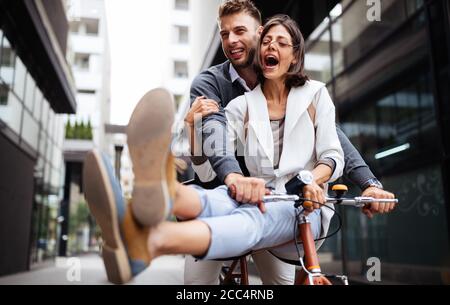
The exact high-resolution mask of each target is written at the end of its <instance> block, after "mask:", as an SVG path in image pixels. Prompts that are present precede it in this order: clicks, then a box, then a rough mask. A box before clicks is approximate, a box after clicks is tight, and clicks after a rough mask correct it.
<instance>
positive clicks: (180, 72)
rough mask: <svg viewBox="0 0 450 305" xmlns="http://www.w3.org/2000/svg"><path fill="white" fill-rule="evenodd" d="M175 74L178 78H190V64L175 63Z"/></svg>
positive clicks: (184, 62)
mask: <svg viewBox="0 0 450 305" xmlns="http://www.w3.org/2000/svg"><path fill="white" fill-rule="evenodd" d="M174 72H175V73H174V74H175V77H176V78H188V64H187V62H186V61H175V62H174Z"/></svg>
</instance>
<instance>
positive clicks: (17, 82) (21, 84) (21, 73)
mask: <svg viewBox="0 0 450 305" xmlns="http://www.w3.org/2000/svg"><path fill="white" fill-rule="evenodd" d="M15 70H16V71H15V72H14V89H13V90H14V92H15V93H16V94H17V96H18V97H19V99H20V100H23V96H24V93H25V77H26V74H27V69H26V68H25V66H24V64H23V63H22V61H21V60H20V58H19V57H17V58H16V68H15Z"/></svg>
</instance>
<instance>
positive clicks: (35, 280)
mask: <svg viewBox="0 0 450 305" xmlns="http://www.w3.org/2000/svg"><path fill="white" fill-rule="evenodd" d="M77 266H81V268H79V269H77V268H76V267H77ZM77 270H79V272H78V271H77ZM183 277H184V257H183V256H163V257H159V258H157V259H155V260H154V261H153V262H152V264H151V266H150V267H149V268H148V269H147V270H145V271H144V272H142V273H141V274H139V275H138V276H137V277H136V278H134V279H133V281H132V282H130V283H129V285H183ZM250 283H251V284H254V285H259V284H261V280H260V279H259V278H258V277H255V276H251V277H250ZM109 284H110V283H109V282H108V281H107V279H106V272H105V268H104V265H103V261H102V259H101V257H100V256H99V255H96V254H90V255H86V256H81V257H77V258H75V259H71V258H57V259H56V261H54V262H53V263H51V264H47V265H46V266H45V267H39V268H36V269H34V270H31V271H29V272H24V273H19V274H15V275H10V276H5V277H0V285H109Z"/></svg>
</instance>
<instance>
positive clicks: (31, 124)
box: [22, 111, 39, 150]
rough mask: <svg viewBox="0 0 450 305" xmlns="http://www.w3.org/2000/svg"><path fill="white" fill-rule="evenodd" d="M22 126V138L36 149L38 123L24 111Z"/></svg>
mask: <svg viewBox="0 0 450 305" xmlns="http://www.w3.org/2000/svg"><path fill="white" fill-rule="evenodd" d="M22 124H23V126H22V139H24V140H25V141H26V142H27V143H28V144H29V145H30V146H31V147H32V148H33V149H35V150H37V149H38V136H39V125H38V123H37V122H36V121H35V120H34V119H33V118H32V117H31V115H29V114H28V112H26V111H24V113H23V123H22Z"/></svg>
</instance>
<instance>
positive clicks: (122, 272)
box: [83, 151, 132, 284]
mask: <svg viewBox="0 0 450 305" xmlns="http://www.w3.org/2000/svg"><path fill="white" fill-rule="evenodd" d="M83 181H84V192H85V196H86V199H87V202H88V205H89V209H90V211H91V214H92V215H93V216H94V217H95V219H96V222H97V224H98V225H99V226H100V228H101V231H102V238H103V246H102V256H103V262H104V264H105V269H106V274H107V276H108V280H109V281H110V282H112V283H114V284H123V283H126V282H128V281H129V280H130V279H131V277H132V275H131V268H130V264H129V260H128V255H127V251H126V249H125V246H124V244H123V242H122V238H121V235H120V225H119V218H118V214H117V213H118V212H117V207H116V201H115V197H114V193H113V190H112V187H111V184H110V181H109V178H108V173H107V169H106V168H105V166H104V164H103V162H102V157H101V155H100V154H99V153H98V152H97V151H91V152H89V153H88V154H87V156H86V159H85V161H84V169H83Z"/></svg>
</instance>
